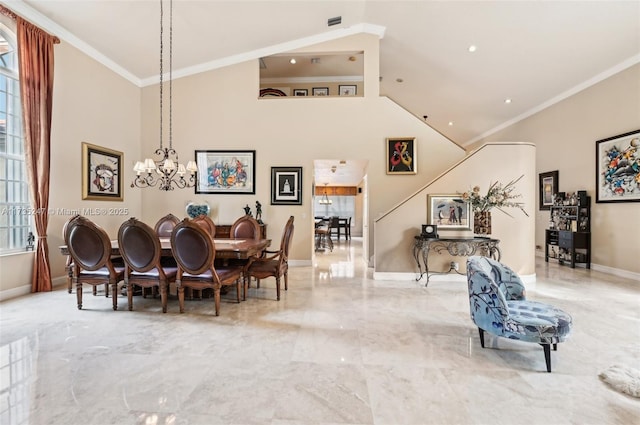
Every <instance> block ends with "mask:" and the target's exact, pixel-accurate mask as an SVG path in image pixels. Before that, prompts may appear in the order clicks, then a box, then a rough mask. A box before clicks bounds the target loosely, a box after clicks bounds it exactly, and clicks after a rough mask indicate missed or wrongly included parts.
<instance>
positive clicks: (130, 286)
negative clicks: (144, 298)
mask: <svg viewBox="0 0 640 425" xmlns="http://www.w3.org/2000/svg"><path fill="white" fill-rule="evenodd" d="M125 284H126V285H127V300H128V301H129V311H133V284H132V283H129V282H125Z"/></svg>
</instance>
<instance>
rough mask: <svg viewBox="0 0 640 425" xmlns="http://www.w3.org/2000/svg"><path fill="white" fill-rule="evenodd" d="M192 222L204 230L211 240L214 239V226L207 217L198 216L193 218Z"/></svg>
mask: <svg viewBox="0 0 640 425" xmlns="http://www.w3.org/2000/svg"><path fill="white" fill-rule="evenodd" d="M192 221H193V222H194V223H195V224H197V225H198V226H200V227H202V228H203V229H204V230H206V231H207V233H209V235H210V236H211V237H212V238H215V237H216V225H215V223H214V222H213V220H211V219H210V218H209V216H207V215H204V214H200V215H199V216H197V217H196V218H194V219H193V220H192Z"/></svg>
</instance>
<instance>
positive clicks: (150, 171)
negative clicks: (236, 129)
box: [131, 0, 198, 190]
mask: <svg viewBox="0 0 640 425" xmlns="http://www.w3.org/2000/svg"><path fill="white" fill-rule="evenodd" d="M163 1H164V0H160V148H158V149H157V150H156V155H157V156H158V157H160V159H159V160H157V161H156V160H153V159H151V158H145V160H144V161H137V162H136V164H135V165H134V167H133V171H135V173H136V178H135V179H134V180H133V182H132V183H131V187H134V186H136V187H141V188H144V187H156V186H158V188H159V189H160V190H173V189H174V188H175V187H177V188H179V189H184V188H185V187H193V186H194V185H195V183H196V177H195V174H196V172H197V171H198V166H197V165H196V163H195V162H194V161H189V162H187V166H186V167H185V166H184V165H183V164H181V163H179V162H178V154H177V153H176V151H175V149H173V120H172V116H173V110H172V103H173V96H172V95H173V92H172V91H173V0H169V147H165V146H164V145H163V143H162V133H163V129H164V126H163V120H162V107H163V105H162V101H163V75H162V74H163V67H162V65H163V55H164V43H163V40H164V11H163V5H162V3H163ZM174 158H175V159H174ZM187 174H188V175H187ZM185 176H186V178H185ZM174 186H175V187H174Z"/></svg>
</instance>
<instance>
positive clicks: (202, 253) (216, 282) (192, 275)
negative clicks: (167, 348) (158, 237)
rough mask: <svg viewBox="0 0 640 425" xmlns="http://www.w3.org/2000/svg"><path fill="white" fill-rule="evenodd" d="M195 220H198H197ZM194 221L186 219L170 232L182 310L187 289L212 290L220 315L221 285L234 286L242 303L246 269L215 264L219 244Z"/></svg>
mask: <svg viewBox="0 0 640 425" xmlns="http://www.w3.org/2000/svg"><path fill="white" fill-rule="evenodd" d="M194 221H195V220H194ZM194 221H192V220H189V219H184V220H183V221H181V222H180V223H179V224H178V225H177V226H176V227H175V228H174V229H173V232H172V233H171V249H172V251H173V256H174V257H175V259H176V261H177V262H178V274H177V276H176V287H177V288H178V302H179V304H180V313H184V290H185V288H191V289H199V290H203V289H207V288H210V289H212V290H213V298H214V303H215V310H216V316H218V315H219V314H220V288H221V287H222V286H231V285H235V287H236V294H237V300H238V303H239V302H240V281H241V280H242V277H243V274H242V272H243V268H242V267H240V266H234V265H230V266H224V267H216V266H215V265H214V260H215V257H216V246H215V242H214V241H213V237H212V236H211V235H210V234H209V233H208V232H207V231H206V230H205V229H204V228H202V227H200V226H199V225H198V224H196V223H195V222H194Z"/></svg>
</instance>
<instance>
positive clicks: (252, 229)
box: [229, 214, 260, 239]
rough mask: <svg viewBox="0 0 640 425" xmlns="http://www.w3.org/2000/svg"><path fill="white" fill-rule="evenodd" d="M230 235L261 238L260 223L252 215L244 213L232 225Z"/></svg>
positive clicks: (235, 237) (242, 237) (241, 237)
mask: <svg viewBox="0 0 640 425" xmlns="http://www.w3.org/2000/svg"><path fill="white" fill-rule="evenodd" d="M229 236H230V237H232V238H234V239H260V223H258V220H256V219H255V218H253V217H252V216H250V215H248V214H247V215H244V216H242V217H240V218H239V219H237V220H236V221H235V222H234V223H233V224H232V225H231V230H230V232H229Z"/></svg>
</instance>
